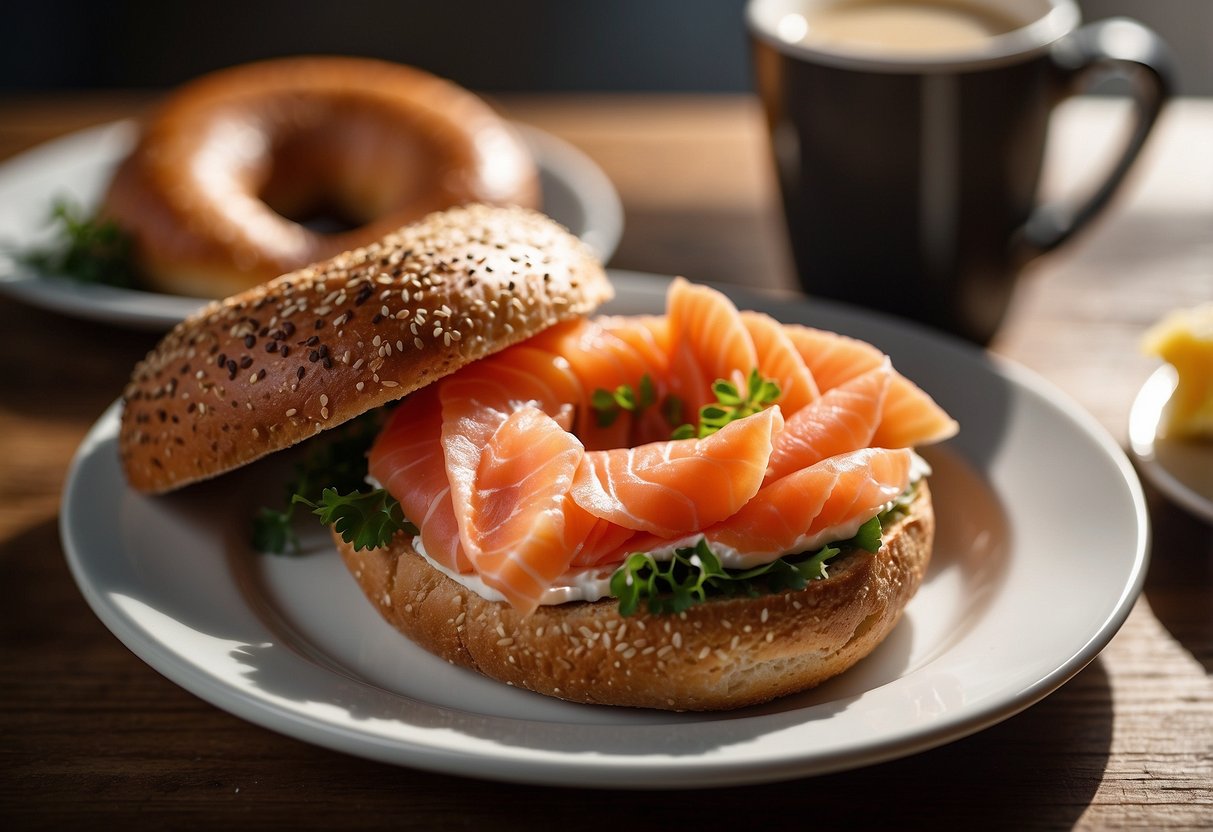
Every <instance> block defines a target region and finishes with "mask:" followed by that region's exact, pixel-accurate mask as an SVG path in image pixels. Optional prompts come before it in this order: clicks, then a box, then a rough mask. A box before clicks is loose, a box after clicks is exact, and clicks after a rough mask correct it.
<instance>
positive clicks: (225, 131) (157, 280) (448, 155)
mask: <svg viewBox="0 0 1213 832" xmlns="http://www.w3.org/2000/svg"><path fill="white" fill-rule="evenodd" d="M472 202H485V203H492V204H500V205H507V204H516V205H522V206H525V207H537V205H538V202H539V185H538V176H537V173H536V168H535V165H534V162H533V161H532V159H531V157H530V154H529V152H528V151H527V148H526V147H525V145H524V144H523V142H522V140H521V139H520V138H519V136H518V135H517V134H516V132H515V131H514V130H513V128H511V127H510V125H509V124H507V123H506V122H505V121H504V120H502V119H501V118H500V117H498V116H497V115H496V114H495V113H494V112H493V111H492V109H490V108H489V106H488V105H487V104H485V103H484V102H483V101H482V100H480V99H479V98H477V97H476V96H475V95H473V94H472V93H470V92H468V91H467V90H464V89H462V88H460V87H458V86H456V85H454V84H452V83H450V82H448V81H444V80H442V79H440V78H436V77H434V76H432V75H429V74H427V73H425V72H422V71H420V70H417V69H412V68H410V67H405V66H400V65H397V64H391V63H386V62H383V61H374V60H368V59H361V58H291V59H280V60H273V61H265V62H261V63H254V64H247V65H244V66H239V67H234V68H231V69H227V70H223V71H220V72H216V73H213V74H211V75H207V76H204V77H203V78H200V79H198V80H196V81H193V82H191V83H189V84H186V85H185V86H183V87H181V88H180V89H179V90H177V91H175V92H174V93H173V94H171V95H170V96H169V97H168V98H167V99H166V100H165V101H164V103H163V104H162V105H161V106H160V108H159V109H158V110H157V111H156V112H155V113H154V114H153V115H152V117H151V118H150V120H149V121H148V123H147V124H146V126H145V129H144V131H143V134H142V136H141V138H140V140H139V143H138V145H137V147H136V148H135V150H134V151H133V152H132V154H131V155H130V156H129V157H128V158H127V159H126V160H125V161H124V162H123V163H122V164H121V166H120V167H119V168H118V170H117V172H116V174H115V176H114V178H113V180H112V182H111V184H110V187H109V191H108V193H107V195H106V198H105V203H104V207H103V214H104V215H105V216H106V217H108V218H109V219H112V220H113V221H114V222H116V223H117V224H118V225H119V226H121V227H122V228H124V229H125V230H127V231H128V232H129V233H131V235H132V236H133V238H134V241H135V249H136V254H137V257H138V260H139V263H140V265H141V267H142V269H143V271H144V272H145V277H146V279H147V280H148V281H149V282H150V284H151V285H152V287H153V288H155V289H158V290H160V291H165V292H170V293H174V294H183V295H192V296H196V297H209V298H219V297H224V296H226V295H229V294H234V293H236V292H239V291H242V290H244V289H247V288H249V287H251V286H255V285H257V284H259V283H262V282H264V281H266V280H269V279H271V278H273V277H276V276H278V275H280V274H283V273H285V272H288V271H291V270H293V269H298V268H300V267H302V266H305V265H307V264H308V263H312V262H315V261H317V260H321V259H324V258H326V257H331V256H333V255H335V254H337V253H339V252H343V251H348V250H351V249H355V248H357V247H359V246H362V245H366V244H368V243H371V242H373V241H374V240H377V239H379V238H381V237H383V236H385V235H386V234H388V233H390V232H392V231H394V230H395V229H397V228H399V227H400V226H402V225H405V224H406V223H409V222H412V221H414V220H417V219H419V218H421V217H422V216H425V215H426V214H429V213H431V212H433V211H439V210H442V209H444V208H448V207H450V206H453V205H462V204H466V203H472ZM313 212H320V213H324V214H332V215H336V216H340V217H342V218H343V219H344V220H345V221H346V222H347V223H349V224H351V225H352V226H354V227H353V229H352V230H349V231H339V232H334V233H321V232H319V231H314V230H312V229H309V228H307V227H305V226H304V225H302V224H300V223H299V222H295V221H293V220H292V219H290V217H292V216H294V217H300V218H301V217H305V216H307V215H309V214H310V213H313Z"/></svg>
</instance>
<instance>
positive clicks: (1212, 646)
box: [1145, 484, 1213, 674]
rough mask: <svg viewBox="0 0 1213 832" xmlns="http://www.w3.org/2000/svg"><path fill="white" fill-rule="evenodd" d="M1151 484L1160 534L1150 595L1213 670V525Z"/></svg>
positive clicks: (1162, 617) (1157, 611) (1162, 616)
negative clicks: (1169, 499) (1165, 496)
mask: <svg viewBox="0 0 1213 832" xmlns="http://www.w3.org/2000/svg"><path fill="white" fill-rule="evenodd" d="M1145 489H1146V498H1147V503H1148V507H1149V512H1150V525H1151V528H1152V529H1153V533H1154V540H1153V544H1152V546H1151V552H1150V569H1149V572H1147V573H1146V584H1145V594H1146V599H1147V600H1148V601H1149V602H1150V608H1151V609H1152V610H1153V611H1154V615H1155V616H1157V618H1158V620H1159V621H1160V622H1161V623H1162V625H1163V626H1164V627H1166V628H1167V631H1168V632H1169V633H1170V634H1171V635H1172V637H1174V638H1175V640H1176V641H1178V642H1179V643H1180V644H1181V645H1183V647H1184V649H1185V650H1187V651H1188V652H1189V653H1190V654H1191V655H1192V657H1193V658H1194V659H1196V661H1198V662H1200V664H1201V665H1202V666H1203V667H1204V669H1205V672H1206V673H1208V674H1213V525H1209V524H1208V523H1205V522H1203V521H1202V520H1200V519H1198V518H1197V517H1194V516H1193V515H1191V514H1189V513H1188V512H1186V511H1184V510H1182V509H1180V508H1179V507H1178V506H1176V505H1175V504H1173V503H1171V502H1169V501H1167V500H1166V498H1164V497H1163V496H1162V495H1160V494H1159V493H1158V492H1157V491H1156V490H1155V489H1153V488H1152V487H1151V486H1150V485H1148V484H1146V486H1145Z"/></svg>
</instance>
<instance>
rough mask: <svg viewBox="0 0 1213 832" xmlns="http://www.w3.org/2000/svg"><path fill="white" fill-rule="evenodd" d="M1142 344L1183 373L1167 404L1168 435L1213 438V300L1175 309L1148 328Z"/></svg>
mask: <svg viewBox="0 0 1213 832" xmlns="http://www.w3.org/2000/svg"><path fill="white" fill-rule="evenodd" d="M1142 345H1143V347H1144V348H1145V350H1146V352H1148V353H1150V354H1151V355H1157V356H1158V357H1159V358H1161V359H1162V360H1163V361H1166V362H1167V363H1168V364H1171V365H1172V366H1173V367H1175V371H1176V373H1177V374H1178V376H1179V382H1178V384H1177V385H1176V387H1175V392H1174V393H1173V394H1172V395H1171V401H1170V403H1169V404H1168V406H1167V413H1166V417H1165V418H1166V424H1165V425H1164V426H1163V427H1164V430H1165V433H1166V435H1167V436H1169V437H1173V438H1177V439H1183V438H1193V437H1205V438H1213V303H1207V304H1203V305H1201V306H1197V307H1195V308H1192V309H1180V310H1177V311H1175V312H1172V313H1171V314H1169V315H1168V316H1167V317H1165V318H1163V319H1162V320H1161V321H1159V322H1158V323H1157V324H1155V325H1154V326H1153V327H1151V328H1150V330H1149V331H1148V332H1146V334H1145V338H1144V339H1143V341H1142Z"/></svg>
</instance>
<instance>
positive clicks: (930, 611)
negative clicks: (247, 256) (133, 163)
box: [62, 272, 1147, 788]
mask: <svg viewBox="0 0 1213 832" xmlns="http://www.w3.org/2000/svg"><path fill="white" fill-rule="evenodd" d="M613 279H614V280H615V283H616V286H617V288H618V290H619V299H618V301H617V302H616V303H615V304H614V306H613V310H612V311H616V312H621V313H635V312H642V311H655V310H658V309H659V308H660V306H661V303H662V299H663V297H664V290H665V283H664V279H662V278H657V277H653V276H644V275H636V274H627V273H618V272H616V273H614V274H613ZM733 294H734V295H735V296H736V297H737V299H738V302H739V304H741V305H743V306H748V307H750V308H758V309H764V310H766V311H769V312H771V313H772V314H775V315H777V316H778V317H780V318H782V319H784V320H788V321H799V322H804V323H810V324H815V325H818V326H825V327H829V328H832V329H836V330H839V331H842V332H846V333H851V334H856V335H863V336H865V337H867V338H868V339H870V340H872V341H873V342H874V343H876V344H877V345H878V346H880V347H881V348H883V349H884V350H886V351H887V352H888V353H889V354H890V355H892V356H893V359H894V363H895V364H896V365H897V366H898V367H899V368H900V369H901V370H902V371H903V372H905V373H906V374H907V375H909V376H910V377H911V378H914V379H916V380H917V381H919V382H920V383H921V384H922V385H923V386H924V387H925V388H926V389H927V390H928V391H930V392H931V393H932V394H934V395H935V396H936V397H937V399H938V400H939V401H940V403H941V404H943V405H944V406H945V407H946V408H947V409H948V410H949V411H950V412H951V413H952V414H953V415H955V416H956V417H957V418H958V419H959V420H960V424H961V426H962V430H961V433H960V435H959V436H958V437H956V438H955V439H953V440H951V441H949V442H948V443H947V444H946V446H944V447H940V448H936V449H933V450H931V451H930V453H929V454H928V458H929V459H930V461H931V463H932V464H933V465H934V467H935V475H934V477H933V479H932V489H933V491H934V492H935V501H936V505H937V512H938V524H939V539H938V545H937V549H936V554H935V557H934V559H933V561H932V565H931V569H930V572H929V574H928V576H927V579H926V581H925V583H924V585H923V587H922V589H921V591H920V592H919V593H918V595H917V597H916V598H915V599H914V600H913V602H912V603H911V604H910V606H909V608H908V609H907V612H906V615H905V618H904V619H903V621H902V623H901V624H900V625H899V626H898V627H897V629H896V630H895V631H894V632H893V634H892V635H891V636H890V637H889V639H888V640H887V641H886V642H885V643H884V644H882V645H881V646H880V647H879V648H878V649H877V650H876V652H874V653H873V654H872V655H871V656H869V657H868V658H867V659H866V660H865V661H863V662H861V663H860V664H859V665H857V666H856V667H855V668H853V669H852V670H851V671H849V672H847V673H845V674H843V675H842V676H840V677H838V678H837V679H834V680H832V681H830V682H828V683H827V684H825V685H823V686H821V687H819V688H817V689H815V690H813V691H810V692H808V693H805V694H802V695H797V696H792V697H789V698H786V699H782V700H779V701H777V702H774V703H771V704H769V705H765V706H762V707H756V708H749V709H745V710H739V711H735V712H731V713H725V714H699V715H696V714H674V713H664V712H655V711H643V710H630V709H622V708H607V707H591V706H584V705H575V704H570V703H567V702H561V701H557V700H554V699H548V698H545V697H543V696H539V695H538V694H532V693H529V692H527V691H523V690H518V689H515V688H511V687H506V686H504V685H501V684H498V683H496V682H493V681H490V680H488V679H486V678H483V677H481V676H479V675H477V674H475V673H473V672H470V671H466V670H463V669H460V668H456V667H452V666H450V665H447V664H446V663H444V662H442V661H440V660H438V659H436V658H434V657H432V656H430V655H429V654H427V653H425V652H423V651H421V650H420V649H418V648H417V647H415V646H413V644H412V643H411V642H409V641H407V640H406V639H405V638H404V637H403V636H401V635H399V634H398V633H396V632H395V631H394V630H393V629H391V628H390V627H389V626H388V625H387V624H386V623H384V622H383V620H382V619H380V617H379V615H378V613H377V612H376V611H375V610H374V609H373V608H372V607H371V605H370V604H368V603H367V602H366V600H365V599H364V598H363V596H362V594H361V592H360V591H359V590H358V589H357V587H356V586H355V584H354V582H353V580H352V579H351V578H350V576H349V575H348V574H347V573H346V572H345V570H344V567H343V566H342V564H341V562H340V560H339V558H338V556H337V555H336V553H335V552H334V550H333V548H332V546H331V543H326V540H327V536H326V533H325V532H324V531H322V530H321V529H319V528H316V529H315V530H314V531H313V532H312V533H311V537H310V538H309V540H310V542H311V544H310V545H312V546H313V551H311V553H310V554H307V555H305V556H302V557H298V558H281V557H272V556H263V555H257V554H255V553H253V552H252V551H251V550H250V548H249V545H248V543H247V537H248V530H247V524H248V518H249V516H250V512H251V509H250V506H251V505H256V504H258V503H260V502H261V501H263V500H264V499H265V498H264V497H263V495H264V494H267V493H268V494H275V493H276V492H277V491H278V490H280V489H281V488H282V487H283V482H284V481H285V477H286V474H287V471H288V470H289V468H288V466H289V460H285V459H274V458H271V460H270V461H269V462H268V463H265V464H256V465H253V466H250V467H248V468H247V469H244V470H242V471H240V472H237V473H236V474H233V475H228V476H226V477H223V478H221V479H220V480H219V481H216V482H212V483H209V484H203V485H200V486H195V487H192V488H189V489H186V490H185V492H184V493H180V494H175V495H171V496H168V497H161V498H149V497H144V496H141V495H138V494H135V493H133V492H132V491H130V490H129V489H128V488H126V487H125V486H124V484H123V480H122V474H121V471H120V468H119V464H118V458H117V453H116V448H115V446H116V433H117V424H118V410H117V407H116V406H115V407H113V408H111V409H110V410H109V411H108V412H107V413H106V414H105V415H104V416H103V417H102V418H101V420H100V421H99V422H98V423H97V424H96V426H95V427H94V428H93V430H92V432H91V433H90V434H89V436H88V438H87V440H86V441H85V443H84V445H83V446H82V447H81V449H80V451H79V453H78V455H77V457H76V460H75V462H74V464H73V467H72V470H71V472H70V476H69V482H68V486H67V489H66V493H65V495H64V499H63V510H62V537H63V541H64V545H65V548H66V550H67V554H68V560H69V562H70V564H71V568H72V571H73V573H74V575H75V576H76V580H77V581H78V583H79V585H80V588H81V590H82V591H83V592H84V594H85V596H86V597H87V599H88V601H89V603H90V604H91V605H92V607H93V609H94V610H95V611H96V613H97V615H98V616H99V617H100V618H101V620H102V621H104V622H105V624H106V625H107V626H108V627H109V628H110V629H111V630H112V631H113V632H114V633H115V634H116V635H117V636H118V638H120V639H121V640H122V641H123V642H124V643H125V644H126V645H127V646H128V647H130V649H131V650H133V651H134V652H135V653H136V654H137V655H139V656H140V657H142V658H143V659H144V660H145V661H147V662H148V664H150V665H152V666H153V667H154V668H156V669H157V670H159V671H160V672H161V673H163V674H164V675H165V676H167V677H169V678H170V679H172V680H173V681H175V682H176V683H178V684H180V685H182V686H183V687H185V688H187V689H188V690H190V691H192V692H194V693H195V694H197V695H198V696H201V697H202V698H203V699H206V700H208V701H209V702H212V703H214V704H215V705H217V706H218V707H220V708H223V709H225V710H228V711H230V712H232V713H234V714H237V715H239V716H241V717H244V718H245V719H248V720H250V721H252V722H255V723H257V724H259V725H263V726H266V727H268V728H271V729H273V730H276V731H280V732H282V733H285V734H288V735H291V736H294V737H297V738H299V739H303V740H306V741H309V742H314V743H317V744H319V745H323V746H327V747H329V748H334V749H338V750H341V751H345V752H349V753H351V754H357V755H362V756H365V757H370V758H374V759H377V760H384V761H388V762H392V763H398V764H403V765H409V766H416V767H419V768H428V769H434V770H438V771H444V772H452V773H457V774H463V775H472V776H478V777H486V778H494V779H501V780H513V781H523V782H532V783H545V784H568V785H580V786H600V787H606V786H630V787H653V788H656V787H672V786H680V787H695V786H711V785H719V784H737V783H753V782H761V781H769V780H777V779H784V778H791V777H797V776H801V775H807V774H814V773H820V772H826V771H834V770H839V769H844V768H850V767H855V766H860V765H865V764H868V763H873V762H876V761H880V760H885V759H890V758H893V757H899V756H902V755H906V754H911V753H914V752H916V751H920V750H923V749H926V748H930V747H932V746H936V745H940V744H942V743H945V742H948V741H949V740H953V739H957V738H959V737H961V736H964V735H966V734H969V733H971V732H973V731H976V730H978V729H980V728H982V727H985V726H988V725H991V724H993V723H995V722H998V721H999V720H1002V719H1005V718H1006V717H1009V716H1011V715H1012V714H1014V713H1016V712H1018V711H1020V710H1022V709H1023V708H1026V707H1027V706H1028V705H1030V704H1032V703H1033V702H1035V701H1037V700H1039V699H1040V698H1042V697H1044V696H1045V695H1047V694H1048V693H1049V692H1051V691H1053V690H1054V689H1055V688H1057V687H1058V686H1059V685H1061V684H1062V683H1063V682H1065V681H1066V680H1067V679H1069V678H1070V677H1071V676H1072V675H1074V674H1075V673H1077V672H1078V671H1079V670H1080V669H1081V668H1082V667H1083V666H1084V665H1085V664H1086V663H1087V662H1089V661H1090V660H1091V659H1092V658H1093V657H1094V656H1095V655H1096V654H1097V653H1098V652H1099V651H1100V649H1101V648H1102V647H1103V646H1104V645H1105V644H1106V643H1107V642H1108V640H1109V639H1110V638H1111V637H1112V635H1113V634H1114V633H1115V632H1116V630H1117V629H1118V628H1119V627H1120V625H1121V623H1122V622H1123V621H1124V619H1125V616H1126V615H1127V614H1128V612H1129V608H1130V606H1131V605H1132V603H1133V600H1134V599H1135V598H1136V597H1137V594H1138V592H1139V590H1140V587H1141V582H1142V577H1143V574H1144V568H1145V562H1146V537H1147V535H1146V516H1145V508H1144V501H1143V499H1142V495H1141V491H1140V486H1139V484H1138V482H1137V480H1136V478H1135V476H1134V474H1133V471H1132V468H1131V467H1130V465H1129V464H1128V462H1127V460H1126V459H1125V457H1124V454H1123V453H1122V452H1121V451H1120V449H1119V448H1118V447H1117V446H1116V445H1115V444H1114V443H1113V442H1112V441H1111V440H1110V439H1109V438H1108V437H1107V436H1106V435H1105V433H1104V432H1103V431H1102V430H1101V429H1100V428H1099V427H1098V426H1097V425H1096V423H1095V422H1094V420H1093V419H1091V418H1090V417H1089V416H1087V415H1086V414H1085V413H1083V412H1082V411H1080V410H1079V409H1078V408H1077V407H1075V406H1074V405H1073V404H1071V403H1069V402H1068V401H1067V400H1066V399H1065V398H1064V397H1063V396H1061V395H1060V394H1059V393H1057V392H1056V391H1054V390H1053V389H1052V388H1050V387H1049V386H1048V385H1046V384H1045V383H1044V382H1042V381H1040V380H1039V379H1037V378H1036V377H1034V376H1032V375H1030V374H1028V373H1027V372H1025V371H1023V370H1021V369H1018V368H1017V367H1013V366H1009V365H1005V364H1003V363H1000V362H993V361H991V360H990V359H988V358H986V357H985V356H984V355H983V354H982V353H980V352H979V351H977V350H976V349H973V348H971V347H967V346H962V345H959V344H958V343H956V342H952V341H948V340H944V339H942V338H939V337H936V336H934V335H930V334H927V333H925V332H924V331H922V330H919V329H916V328H912V327H909V326H906V325H902V324H898V323H893V322H890V321H888V320H886V319H881V318H876V317H874V316H870V315H867V314H864V313H862V312H857V311H853V310H848V309H845V308H842V307H838V306H833V305H829V304H825V303H820V304H814V305H811V306H810V305H808V304H806V303H804V302H802V301H799V300H796V299H794V298H790V297H776V298H772V297H770V296H756V295H748V294H745V293H741V292H733Z"/></svg>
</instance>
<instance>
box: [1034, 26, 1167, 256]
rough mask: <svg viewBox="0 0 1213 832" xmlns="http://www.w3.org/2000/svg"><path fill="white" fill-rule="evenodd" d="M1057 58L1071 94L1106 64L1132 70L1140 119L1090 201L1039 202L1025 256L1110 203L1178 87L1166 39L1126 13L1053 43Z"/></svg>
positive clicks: (1050, 245)
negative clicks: (1124, 15) (1068, 202)
mask: <svg viewBox="0 0 1213 832" xmlns="http://www.w3.org/2000/svg"><path fill="white" fill-rule="evenodd" d="M1052 59H1053V63H1054V65H1055V66H1056V67H1057V68H1058V69H1059V70H1060V72H1061V73H1062V75H1063V77H1064V78H1066V79H1067V80H1068V81H1069V82H1070V84H1071V92H1070V93H1069V94H1075V93H1077V92H1078V88H1079V87H1081V86H1086V85H1088V83H1089V81H1088V80H1087V79H1088V78H1089V77H1090V75H1091V73H1093V72H1094V71H1097V70H1100V69H1109V68H1111V69H1113V70H1115V71H1118V72H1119V73H1122V74H1125V75H1128V76H1129V77H1130V79H1131V80H1132V81H1133V82H1134V84H1133V87H1134V89H1133V92H1132V96H1133V100H1134V102H1135V104H1136V107H1135V113H1134V117H1135V123H1134V126H1133V133H1132V134H1131V135H1130V136H1129V141H1128V144H1126V145H1125V148H1124V150H1123V152H1122V153H1121V155H1120V158H1119V159H1118V160H1117V161H1116V163H1115V164H1114V165H1113V166H1112V169H1111V171H1109V172H1108V176H1107V178H1105V179H1104V181H1103V184H1101V185H1100V186H1099V187H1098V188H1097V189H1096V190H1095V192H1094V193H1093V194H1092V195H1091V196H1090V197H1089V198H1088V199H1087V201H1086V202H1085V203H1083V204H1082V205H1079V206H1077V207H1075V206H1073V205H1070V204H1066V203H1064V202H1056V203H1049V204H1046V205H1040V206H1037V207H1036V209H1035V210H1034V211H1033V212H1032V214H1031V216H1029V217H1028V221H1027V222H1026V223H1025V224H1024V227H1023V229H1022V232H1021V242H1022V243H1023V246H1022V249H1023V254H1024V259H1025V260H1031V259H1033V258H1035V257H1038V256H1040V255H1041V254H1044V253H1046V252H1048V251H1052V250H1053V249H1055V248H1057V247H1058V246H1059V245H1061V244H1062V243H1064V242H1065V241H1066V240H1068V239H1070V237H1072V236H1074V234H1075V233H1076V232H1077V231H1078V230H1079V229H1081V228H1082V227H1083V226H1085V225H1086V224H1087V223H1088V222H1089V221H1090V220H1092V219H1093V218H1094V217H1095V216H1096V215H1097V214H1098V213H1099V212H1100V211H1102V210H1103V209H1104V208H1105V207H1106V206H1107V204H1108V202H1109V200H1111V198H1112V195H1113V194H1114V193H1116V189H1117V188H1119V187H1120V184H1121V182H1123V181H1124V178H1125V174H1126V173H1128V172H1129V168H1130V167H1131V166H1132V164H1133V161H1134V160H1135V159H1136V158H1137V154H1138V153H1140V152H1141V148H1142V145H1143V144H1145V141H1146V136H1148V135H1149V133H1150V129H1151V128H1152V127H1153V126H1154V122H1155V120H1156V119H1157V118H1158V114H1159V112H1160V111H1161V110H1162V105H1163V104H1164V103H1165V102H1166V100H1167V99H1168V98H1169V97H1170V96H1171V94H1172V91H1173V90H1174V87H1175V72H1174V70H1173V69H1172V63H1171V55H1170V50H1169V49H1168V48H1167V44H1166V42H1164V41H1163V39H1162V38H1160V37H1159V36H1158V35H1156V34H1154V32H1152V31H1151V30H1149V29H1147V28H1146V27H1145V26H1142V25H1141V24H1140V23H1137V22H1135V21H1132V20H1128V19H1125V18H1112V19H1109V20H1101V21H1098V22H1096V23H1091V24H1088V25H1086V26H1083V27H1082V28H1081V29H1079V30H1078V31H1077V32H1075V33H1074V34H1073V35H1071V36H1070V37H1068V38H1066V39H1065V40H1063V41H1061V42H1060V43H1058V44H1057V45H1056V46H1055V47H1054V48H1053V51H1052Z"/></svg>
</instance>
